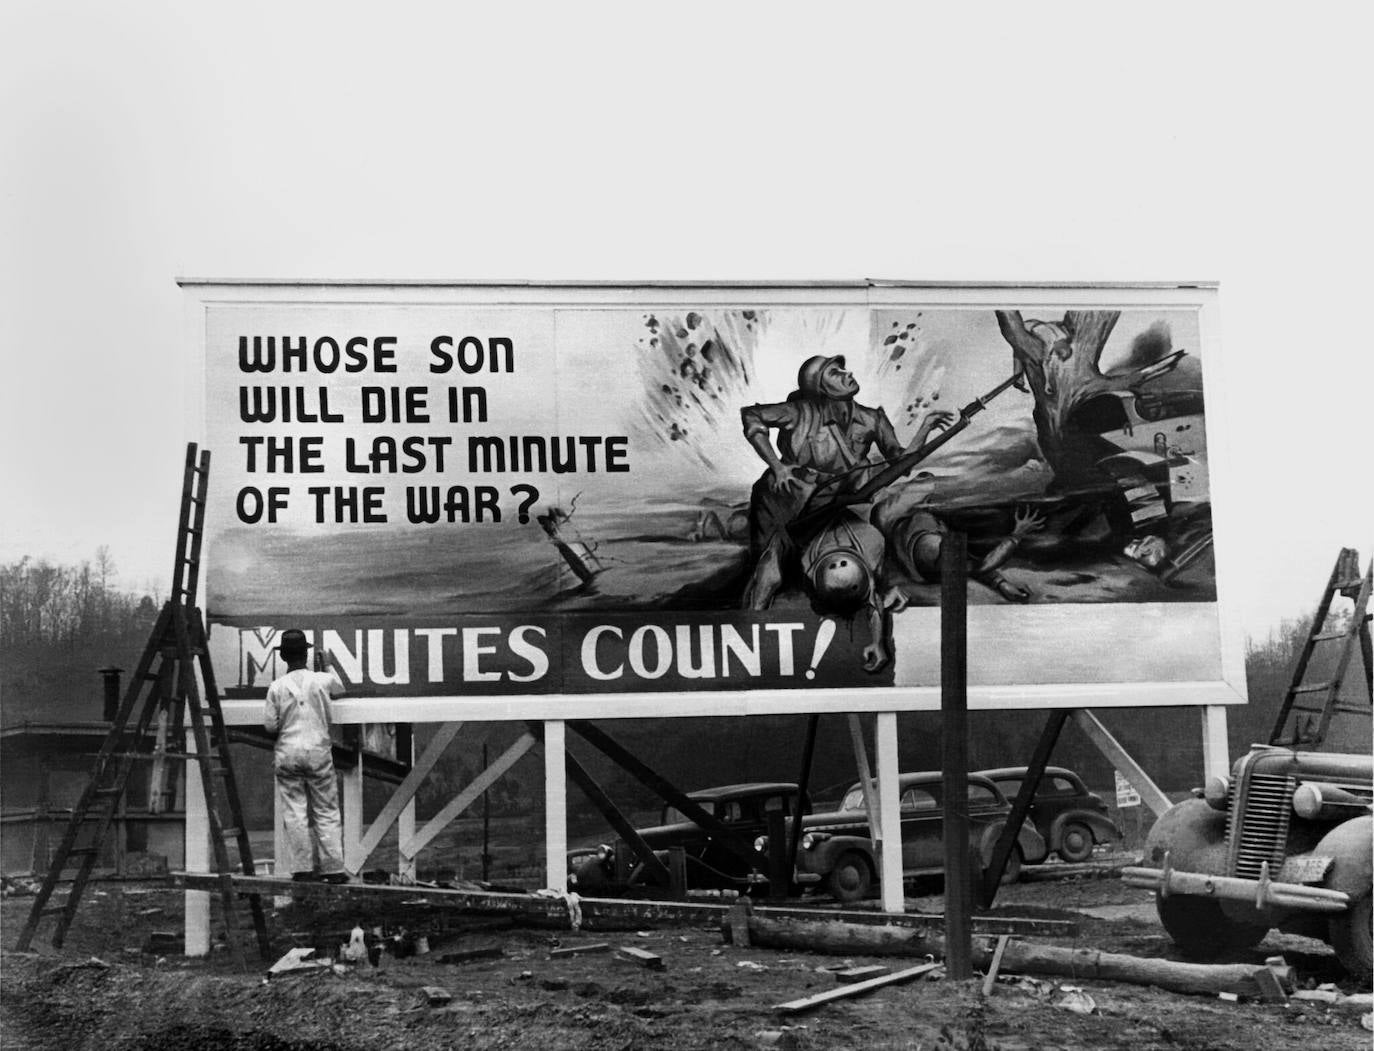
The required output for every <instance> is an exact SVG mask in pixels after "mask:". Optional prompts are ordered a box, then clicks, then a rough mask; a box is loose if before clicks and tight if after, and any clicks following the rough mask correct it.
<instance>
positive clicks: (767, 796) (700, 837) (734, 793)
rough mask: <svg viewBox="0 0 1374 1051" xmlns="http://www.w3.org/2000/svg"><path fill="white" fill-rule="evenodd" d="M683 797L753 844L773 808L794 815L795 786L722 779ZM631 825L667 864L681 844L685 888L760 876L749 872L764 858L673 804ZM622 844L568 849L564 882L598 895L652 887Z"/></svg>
mask: <svg viewBox="0 0 1374 1051" xmlns="http://www.w3.org/2000/svg"><path fill="white" fill-rule="evenodd" d="M687 798H688V799H690V800H691V801H692V802H693V803H695V804H696V805H697V806H699V807H701V808H702V809H703V810H705V811H706V812H707V813H708V814H710V815H711V816H712V817H713V818H715V819H716V820H717V821H719V822H720V823H721V825H722V826H724V827H725V829H726V830H727V831H728V832H729V833H730V835H731V836H732V837H733V838H734V839H736V840H737V842H742V843H744V844H751V843H752V842H753V841H754V839H755V838H756V837H758V836H760V835H762V834H764V833H765V832H767V830H768V821H769V818H770V816H771V815H772V814H773V813H775V812H780V813H781V814H782V815H783V816H784V817H787V818H790V817H791V816H792V814H793V813H794V812H795V808H796V803H797V786H796V785H795V784H788V783H786V782H777V781H767V782H751V783H749V784H739V785H721V786H719V787H716V788H704V789H701V790H700V791H696V792H689V793H688V794H687ZM810 810H811V805H810V802H809V801H808V800H807V799H806V798H805V797H803V799H802V813H809V812H810ZM635 831H636V832H638V833H639V835H640V836H641V837H643V839H644V842H645V843H646V844H647V845H648V846H649V847H650V848H651V849H652V850H653V851H654V853H655V855H656V856H657V857H658V858H659V859H660V860H661V861H663V862H664V863H665V864H666V863H667V862H668V859H669V851H670V849H671V848H673V847H681V848H682V850H683V855H684V857H683V860H684V862H685V867H686V873H685V875H686V881H687V889H689V890H725V889H734V890H739V891H745V890H748V889H749V888H750V886H751V884H753V883H756V882H757V878H758V877H757V876H755V877H754V879H753V880H751V878H750V875H751V873H752V872H755V870H756V869H757V868H759V867H760V863H761V862H762V860H763V859H761V858H750V859H745V858H743V857H741V856H740V852H739V851H737V850H730V849H728V848H727V847H726V846H725V845H724V844H722V843H721V842H719V841H718V837H716V836H713V835H712V834H711V833H709V832H708V831H707V830H705V829H703V828H702V827H701V826H700V825H698V824H697V823H696V822H695V821H693V820H691V819H690V818H688V817H687V816H686V815H685V814H683V813H681V812H680V811H679V810H678V809H677V808H676V807H673V806H665V807H664V808H663V813H662V816H661V823H660V824H658V825H654V826H651V827H649V828H640V829H636V830H635ZM625 850H626V848H625V847H624V845H623V844H611V843H601V844H595V845H591V846H586V847H581V848H578V849H575V850H571V851H569V852H568V888H569V889H570V890H575V891H577V892H578V893H579V894H599V895H602V896H606V895H611V894H618V893H632V892H634V891H635V889H636V888H653V880H652V877H651V875H650V873H648V872H647V871H646V870H645V868H644V866H642V865H635V864H634V863H633V860H632V859H630V858H629V857H628V855H627V856H624V857H620V858H617V856H616V855H617V851H621V852H624V851H625ZM659 889H662V888H659Z"/></svg>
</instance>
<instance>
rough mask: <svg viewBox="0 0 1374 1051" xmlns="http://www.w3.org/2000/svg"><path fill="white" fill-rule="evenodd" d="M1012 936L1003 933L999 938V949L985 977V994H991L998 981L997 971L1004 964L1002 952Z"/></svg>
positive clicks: (993, 956)
mask: <svg viewBox="0 0 1374 1051" xmlns="http://www.w3.org/2000/svg"><path fill="white" fill-rule="evenodd" d="M1009 941H1011V938H1010V937H1009V936H1008V935H1006V934H1003V935H1001V936H1000V937H999V938H998V939H997V950H996V951H995V952H994V953H993V954H992V963H990V964H989V965H988V973H987V976H986V977H985V978H984V979H983V995H984V996H991V995H992V987H993V985H994V984H996V982H997V971H998V969H999V968H1000V967H1001V966H1002V954H1003V953H1004V952H1006V951H1007V942H1009Z"/></svg>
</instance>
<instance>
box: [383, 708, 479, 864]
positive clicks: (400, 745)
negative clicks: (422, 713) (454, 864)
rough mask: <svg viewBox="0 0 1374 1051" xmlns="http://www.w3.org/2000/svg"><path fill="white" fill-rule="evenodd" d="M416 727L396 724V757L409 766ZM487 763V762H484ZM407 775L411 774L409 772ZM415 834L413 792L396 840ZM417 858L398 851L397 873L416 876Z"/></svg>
mask: <svg viewBox="0 0 1374 1051" xmlns="http://www.w3.org/2000/svg"><path fill="white" fill-rule="evenodd" d="M414 730H415V728H414V727H413V726H411V725H410V724H409V723H397V724H396V758H397V759H398V760H399V761H400V762H402V763H405V764H406V766H408V767H414V765H415V733H414ZM483 765H485V764H483ZM406 776H407V777H409V776H410V775H409V774H407V775H406ZM413 835H415V796H414V794H413V793H412V795H411V797H410V799H408V800H406V803H405V806H403V807H401V812H400V813H399V814H398V815H397V816H396V842H397V843H404V842H405V841H406V840H408V839H410V837H411V836H413ZM415 872H416V864H415V858H414V857H412V856H407V855H405V854H402V853H401V852H400V851H399V850H398V851H396V875H398V876H400V877H401V878H402V879H403V880H413V879H414V878H415Z"/></svg>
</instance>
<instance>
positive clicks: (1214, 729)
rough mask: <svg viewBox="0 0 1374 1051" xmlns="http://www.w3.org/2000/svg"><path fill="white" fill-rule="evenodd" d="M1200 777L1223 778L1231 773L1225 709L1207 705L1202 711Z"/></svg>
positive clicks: (1205, 778) (1220, 706) (1218, 705)
mask: <svg viewBox="0 0 1374 1051" xmlns="http://www.w3.org/2000/svg"><path fill="white" fill-rule="evenodd" d="M1201 711H1202V776H1203V779H1204V780H1207V779H1210V778H1213V777H1225V776H1226V775H1227V774H1228V773H1230V771H1231V750H1230V748H1229V747H1228V745H1227V741H1226V709H1225V708H1224V707H1223V706H1222V705H1220V704H1209V705H1206V706H1204V707H1203V708H1202V709H1201Z"/></svg>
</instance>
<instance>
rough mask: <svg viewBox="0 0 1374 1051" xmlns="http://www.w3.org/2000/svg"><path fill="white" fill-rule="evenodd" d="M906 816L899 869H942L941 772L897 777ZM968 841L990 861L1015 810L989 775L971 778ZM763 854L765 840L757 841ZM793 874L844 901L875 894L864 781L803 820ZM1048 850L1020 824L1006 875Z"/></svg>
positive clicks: (1009, 878)
mask: <svg viewBox="0 0 1374 1051" xmlns="http://www.w3.org/2000/svg"><path fill="white" fill-rule="evenodd" d="M898 793H899V803H900V808H901V810H900V813H901V820H902V874H903V875H904V876H906V877H908V878H911V877H916V876H925V875H938V874H940V873H943V872H944V863H945V862H944V849H945V847H944V838H945V837H944V813H943V807H944V781H943V779H942V777H941V775H940V774H939V773H936V772H926V773H910V774H902V775H901V777H900V781H899V783H898ZM968 813H969V843H970V845H971V846H973V847H975V848H977V851H978V856H979V858H980V859H981V861H982V865H983V867H984V868H986V867H987V866H988V865H989V864H990V863H991V861H992V851H993V848H994V847H995V846H996V844H997V838H998V836H1000V835H1001V833H1002V829H1003V827H1004V826H1005V824H1006V818H1007V815H1008V814H1010V813H1011V804H1010V803H1008V802H1007V799H1006V797H1005V796H1004V795H1002V793H1001V792H1000V791H999V790H998V788H997V786H996V785H995V784H993V783H992V781H990V780H988V779H987V778H986V777H981V776H979V775H976V774H970V775H969V779H968ZM755 846H756V847H758V848H759V850H760V852H762V853H764V854H766V853H767V851H768V841H767V837H766V836H761V837H760V838H759V840H758V841H757V842H756V843H755ZM799 846H800V849H799V850H798V851H797V860H796V870H795V873H794V878H795V879H796V881H797V882H798V883H800V884H803V885H806V884H810V885H818V884H823V885H824V886H825V888H826V889H827V890H828V891H829V892H830V893H831V894H832V895H833V896H834V897H835V898H836V899H837V900H839V901H842V902H855V901H860V900H862V899H863V898H866V897H868V896H869V895H870V894H872V893H874V892H875V890H876V888H877V886H878V873H879V865H878V861H877V858H876V857H875V856H874V851H873V842H872V838H871V833H870V830H869V821H868V811H867V808H866V807H865V805H864V794H863V787H862V785H858V784H856V785H854V786H853V787H851V788H850V789H849V791H848V792H846V793H845V795H844V798H843V799H842V800H841V802H840V806H839V809H838V810H834V811H831V812H829V813H824V814H811V815H810V816H808V817H804V818H803V819H802V838H801V843H800V845H799ZM1046 853H1047V849H1046V846H1045V841H1044V839H1043V838H1042V837H1041V836H1040V834H1039V833H1038V832H1036V831H1035V829H1034V828H1033V827H1032V826H1031V825H1029V824H1024V825H1022V826H1021V830H1020V832H1019V833H1018V834H1017V837H1016V848H1015V849H1014V850H1013V851H1012V852H1011V855H1010V857H1009V858H1008V859H1007V867H1006V869H1005V872H1004V875H1003V882H1006V883H1010V882H1013V881H1015V880H1016V879H1017V878H1018V877H1019V875H1020V871H1021V865H1022V863H1023V862H1037V861H1041V860H1043V859H1044V857H1045V855H1046Z"/></svg>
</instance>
